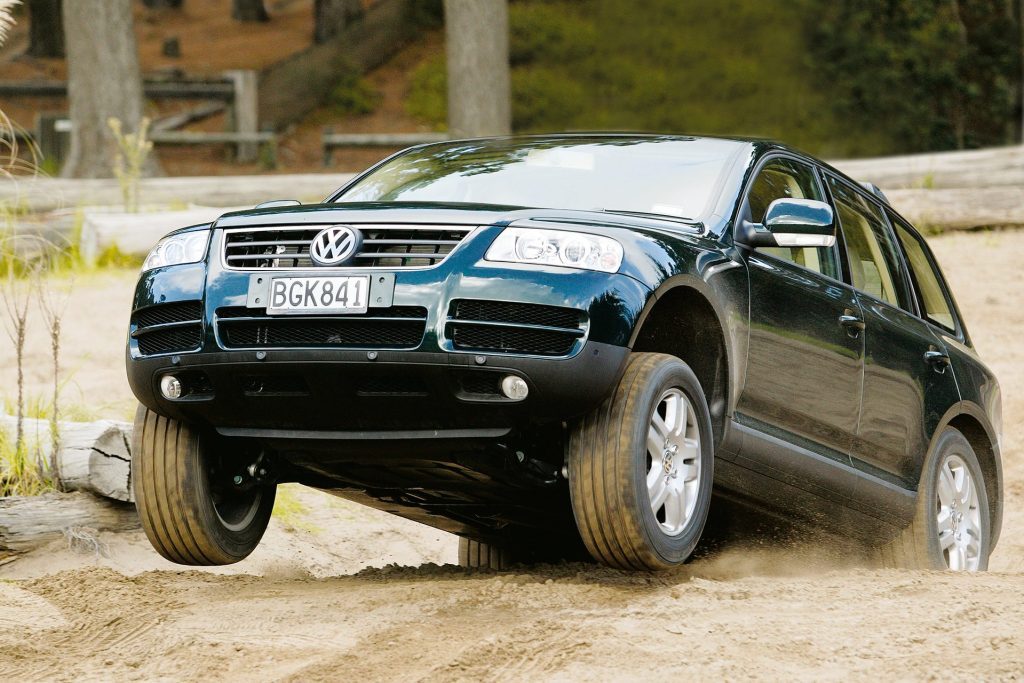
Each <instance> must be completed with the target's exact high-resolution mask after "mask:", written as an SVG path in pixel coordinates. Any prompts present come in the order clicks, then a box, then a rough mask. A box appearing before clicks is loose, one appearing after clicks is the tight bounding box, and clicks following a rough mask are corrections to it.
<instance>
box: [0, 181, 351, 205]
mask: <svg viewBox="0 0 1024 683" xmlns="http://www.w3.org/2000/svg"><path fill="white" fill-rule="evenodd" d="M353 177H354V174H352V173H300V174H265V175H248V176H190V177H178V178H143V179H142V180H140V181H139V197H140V200H141V201H142V203H143V204H146V205H173V204H177V203H194V204H201V205H203V206H254V205H256V204H259V203H260V202H265V201H269V200H271V199H298V200H299V201H302V202H306V203H309V202H318V201H321V200H322V199H323V198H324V197H326V196H327V195H329V194H330V193H331V192H333V191H334V190H336V189H338V188H339V187H340V186H342V185H344V184H345V183H347V182H348V181H349V180H351V179H352V178H353ZM0 202H7V203H9V204H11V205H13V206H18V207H23V208H24V209H25V210H26V211H28V212H30V213H38V212H43V211H53V210H56V209H64V208H68V207H79V206H89V205H99V206H121V205H122V204H123V202H124V195H123V194H122V192H121V185H120V184H119V183H118V181H117V180H115V179H113V178H109V179H108V178H46V177H41V176H40V177H34V178H17V179H3V180H0Z"/></svg>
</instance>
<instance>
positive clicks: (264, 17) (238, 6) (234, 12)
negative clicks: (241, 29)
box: [231, 0, 270, 21]
mask: <svg viewBox="0 0 1024 683" xmlns="http://www.w3.org/2000/svg"><path fill="white" fill-rule="evenodd" d="M231 18H232V19H235V20H236V21H270V15H269V14H267V8H266V7H265V6H264V5H263V0H231Z"/></svg>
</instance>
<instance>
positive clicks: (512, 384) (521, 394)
mask: <svg viewBox="0 0 1024 683" xmlns="http://www.w3.org/2000/svg"><path fill="white" fill-rule="evenodd" d="M501 393H503V394H505V396H507V397H508V398H510V399H512V400H513V401H522V400H523V399H524V398H526V395H527V394H529V393H530V387H528V386H526V380H524V379H523V378H522V377H516V376H515V375H509V376H508V377H506V378H505V379H503V380H501Z"/></svg>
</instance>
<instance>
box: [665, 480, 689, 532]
mask: <svg viewBox="0 0 1024 683" xmlns="http://www.w3.org/2000/svg"><path fill="white" fill-rule="evenodd" d="M685 502H686V501H685V499H684V493H683V491H682V489H678V488H671V489H670V493H669V495H668V497H667V498H666V499H665V524H666V525H667V526H669V527H671V528H672V529H674V530H675V529H679V528H680V527H681V526H682V525H683V522H684V521H686V519H685V515H686V505H685Z"/></svg>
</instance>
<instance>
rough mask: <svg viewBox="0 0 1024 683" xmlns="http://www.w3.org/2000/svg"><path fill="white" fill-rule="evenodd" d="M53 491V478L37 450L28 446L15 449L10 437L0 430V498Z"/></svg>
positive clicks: (35, 494)
mask: <svg viewBox="0 0 1024 683" xmlns="http://www.w3.org/2000/svg"><path fill="white" fill-rule="evenodd" d="M54 489H55V485H54V481H53V477H52V476H51V475H50V472H49V471H48V470H47V467H46V463H45V462H44V459H43V458H41V457H39V449H38V448H30V447H29V446H28V445H22V447H21V448H17V447H16V446H15V444H14V441H13V439H11V437H10V435H9V434H8V433H7V432H6V431H5V430H3V429H0V497H3V496H37V495H39V494H41V493H46V492H47V491H52V490H54Z"/></svg>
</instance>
